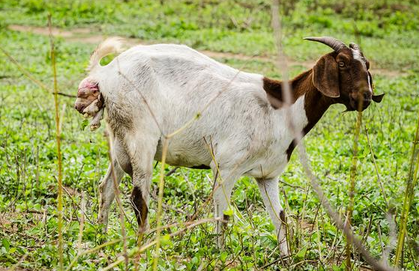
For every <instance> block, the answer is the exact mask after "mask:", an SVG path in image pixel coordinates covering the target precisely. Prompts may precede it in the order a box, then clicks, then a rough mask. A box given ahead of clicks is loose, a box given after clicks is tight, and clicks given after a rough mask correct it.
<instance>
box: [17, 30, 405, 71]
mask: <svg viewBox="0 0 419 271" xmlns="http://www.w3.org/2000/svg"><path fill="white" fill-rule="evenodd" d="M9 29H10V30H13V31H19V32H29V33H32V34H37V35H43V36H49V35H50V33H52V35H53V36H56V37H61V38H63V39H65V40H67V41H69V42H80V43H86V44H99V43H100V42H102V41H104V40H105V39H106V38H111V37H116V36H106V35H102V34H98V29H94V28H74V29H71V30H63V29H59V28H56V27H52V28H51V30H50V29H49V28H48V27H34V26H25V25H9ZM121 38H123V39H124V40H125V41H126V43H127V44H128V45H130V46H133V45H139V44H143V45H146V44H150V42H147V41H144V40H140V39H134V38H125V37H121ZM200 52H201V53H203V54H205V55H207V56H209V57H212V58H228V59H238V60H259V61H265V62H274V61H275V57H274V56H249V55H244V54H233V53H226V52H214V51H208V50H201V51H200ZM314 64H315V61H296V60H293V59H291V58H287V65H288V66H303V67H305V68H307V69H310V68H312V67H313V66H314ZM371 73H372V74H379V75H384V76H387V77H390V78H394V77H399V76H403V75H405V73H402V72H400V71H395V70H388V69H371Z"/></svg>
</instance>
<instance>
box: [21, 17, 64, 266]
mask: <svg viewBox="0 0 419 271" xmlns="http://www.w3.org/2000/svg"><path fill="white" fill-rule="evenodd" d="M48 27H49V33H50V35H49V38H50V45H51V65H52V72H53V76H54V104H55V138H56V141H57V160H58V199H57V201H58V207H57V212H58V257H59V259H58V262H59V270H64V261H63V233H62V228H63V173H62V157H61V131H60V130H61V129H60V115H59V114H60V113H59V101H58V84H57V66H56V59H55V47H54V37H53V35H52V25H51V14H50V15H48ZM16 63H17V62H16ZM16 63H15V64H16ZM28 75H29V76H30V74H28ZM28 75H27V76H28ZM33 79H34V80H32V81H34V82H36V81H37V80H36V79H35V78H33ZM38 82H39V81H38ZM41 85H42V83H41Z"/></svg>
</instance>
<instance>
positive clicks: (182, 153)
mask: <svg viewBox="0 0 419 271" xmlns="http://www.w3.org/2000/svg"><path fill="white" fill-rule="evenodd" d="M178 143H179V142H169V146H168V148H167V151H166V163H167V164H169V165H172V166H181V167H189V168H196V169H209V168H210V164H211V161H212V159H211V155H210V153H209V152H208V150H207V149H205V148H204V147H205V146H202V145H201V144H187V145H185V146H184V145H183V144H178ZM162 156H163V145H162V144H159V146H158V147H157V151H156V155H155V157H154V160H156V161H161V160H162Z"/></svg>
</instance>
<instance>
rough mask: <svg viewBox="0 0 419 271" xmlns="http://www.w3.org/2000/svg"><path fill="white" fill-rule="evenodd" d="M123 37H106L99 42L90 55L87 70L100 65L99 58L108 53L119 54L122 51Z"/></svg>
mask: <svg viewBox="0 0 419 271" xmlns="http://www.w3.org/2000/svg"><path fill="white" fill-rule="evenodd" d="M123 44H124V43H123V39H122V38H119V37H114V38H109V39H106V40H105V41H104V42H102V43H101V44H99V46H98V47H97V48H96V50H95V51H94V52H93V54H92V55H91V56H90V63H89V66H88V67H87V70H88V71H90V72H91V71H93V70H94V69H96V68H97V67H100V60H101V59H102V58H103V57H105V56H107V55H110V54H119V53H121V52H122V51H123Z"/></svg>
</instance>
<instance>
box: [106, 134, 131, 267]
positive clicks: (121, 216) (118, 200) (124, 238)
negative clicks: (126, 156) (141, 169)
mask: <svg viewBox="0 0 419 271" xmlns="http://www.w3.org/2000/svg"><path fill="white" fill-rule="evenodd" d="M107 134H108V135H109V131H108V133H107ZM106 139H107V142H108V155H109V161H110V165H111V172H112V180H113V186H114V189H115V198H116V203H117V205H118V211H119V221H120V224H121V234H122V241H123V256H124V259H125V270H128V254H127V234H126V230H125V220H124V210H123V207H122V202H121V198H120V191H119V183H118V180H117V178H116V175H115V169H114V167H113V162H112V161H113V159H112V150H113V149H112V143H111V141H110V140H109V137H108V136H107V137H106Z"/></svg>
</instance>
